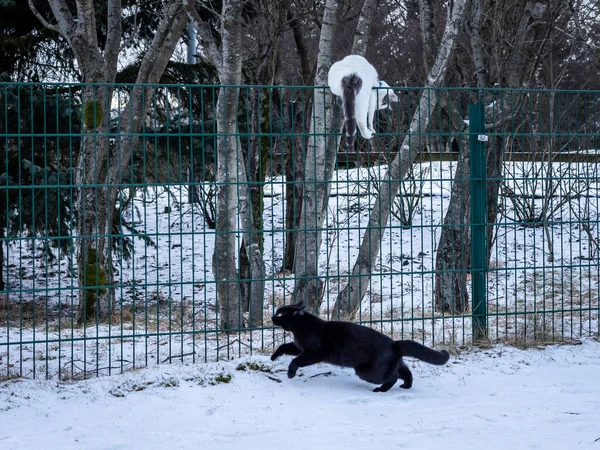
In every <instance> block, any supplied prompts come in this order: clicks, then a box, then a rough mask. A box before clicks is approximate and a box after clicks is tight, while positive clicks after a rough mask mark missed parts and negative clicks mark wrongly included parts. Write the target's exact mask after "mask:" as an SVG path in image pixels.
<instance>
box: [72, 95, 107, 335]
mask: <svg viewBox="0 0 600 450" xmlns="http://www.w3.org/2000/svg"><path fill="white" fill-rule="evenodd" d="M111 96H112V90H111V89H109V88H105V87H93V86H87V87H85V88H84V97H83V104H84V127H85V128H84V131H85V135H84V138H83V141H82V148H81V151H80V152H79V156H78V162H77V173H76V176H75V183H76V185H77V187H78V192H77V212H78V217H77V234H78V239H77V244H76V249H77V267H78V281H79V292H80V294H79V306H78V311H77V322H78V323H79V324H83V323H84V322H88V321H90V320H92V319H95V321H96V322H105V321H107V320H108V318H109V316H110V314H111V313H112V311H113V309H114V291H113V289H112V286H113V284H114V280H113V271H112V263H111V258H110V248H111V246H110V242H109V238H108V236H109V235H110V233H111V231H112V230H111V227H110V225H109V224H110V223H112V222H111V221H112V207H110V206H109V201H108V197H107V195H108V188H107V185H106V184H107V166H106V156H107V154H108V144H109V142H108V137H107V136H103V135H104V134H105V133H106V129H107V124H108V121H109V120H110V119H109V117H108V116H109V114H108V113H107V111H108V106H107V105H110V98H111Z"/></svg>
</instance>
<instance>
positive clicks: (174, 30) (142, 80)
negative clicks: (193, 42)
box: [136, 0, 185, 84]
mask: <svg viewBox="0 0 600 450" xmlns="http://www.w3.org/2000/svg"><path fill="white" fill-rule="evenodd" d="M181 6H182V5H181V3H179V0H171V2H170V3H169V4H168V5H167V7H166V8H165V15H164V17H163V19H162V20H161V22H160V25H159V26H158V29H157V30H156V34H155V35H154V39H152V43H151V44H150V47H149V48H148V51H147V52H146V54H145V55H144V59H142V63H141V64H140V70H139V72H138V76H137V79H136V83H139V84H147V83H157V82H158V79H157V76H156V74H157V73H160V74H162V72H163V71H164V67H162V66H164V65H166V63H165V62H164V58H165V56H166V61H167V62H168V60H169V59H170V58H171V55H172V54H173V51H174V48H175V44H176V43H177V41H178V40H179V38H180V36H181V34H182V33H183V28H184V27H185V20H184V19H185V17H184V13H183V9H182V7H181ZM182 22H183V26H181V24H182ZM158 61H161V64H157V62H158ZM161 67H162V70H161ZM159 77H160V75H159Z"/></svg>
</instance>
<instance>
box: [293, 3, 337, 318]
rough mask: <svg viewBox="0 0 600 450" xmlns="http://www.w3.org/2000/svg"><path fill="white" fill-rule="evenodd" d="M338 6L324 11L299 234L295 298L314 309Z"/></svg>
mask: <svg viewBox="0 0 600 450" xmlns="http://www.w3.org/2000/svg"><path fill="white" fill-rule="evenodd" d="M338 10H339V4H338V2H337V1H335V0H327V2H326V3H325V11H324V13H323V24H322V26H321V36H320V39H319V55H318V57H317V74H316V77H315V84H316V85H317V86H319V88H317V89H315V91H314V101H313V112H312V119H313V120H312V123H311V127H310V135H311V138H310V140H309V142H308V147H307V150H306V160H305V165H304V188H303V193H302V215H301V220H300V228H299V230H298V232H297V234H296V255H295V260H294V261H295V262H294V269H295V273H296V285H295V287H294V298H295V301H304V304H305V306H306V308H307V309H308V310H309V311H311V312H317V310H318V307H319V299H320V298H321V293H322V289H323V282H322V280H320V279H319V249H320V243H321V242H320V241H321V234H320V232H319V229H320V227H321V226H322V224H323V212H322V207H321V205H320V204H319V200H320V199H322V198H323V197H324V196H325V193H326V192H327V183H326V180H327V178H326V177H325V167H326V156H325V144H326V139H325V133H326V130H327V128H326V124H328V123H330V122H329V121H328V120H327V119H328V118H329V117H328V116H329V114H328V113H329V110H330V106H329V105H330V101H329V99H330V97H331V94H330V93H329V92H328V90H327V89H326V88H325V86H327V72H328V70H329V67H331V64H332V63H333V34H334V31H335V28H336V26H337V22H338Z"/></svg>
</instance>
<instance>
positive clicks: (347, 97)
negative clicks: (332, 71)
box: [342, 73, 362, 152]
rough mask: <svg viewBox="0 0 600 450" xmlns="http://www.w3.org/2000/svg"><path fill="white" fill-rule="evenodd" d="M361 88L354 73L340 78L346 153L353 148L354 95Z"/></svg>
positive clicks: (360, 81)
mask: <svg viewBox="0 0 600 450" xmlns="http://www.w3.org/2000/svg"><path fill="white" fill-rule="evenodd" d="M361 87H362V79H361V78H360V77H359V76H358V75H357V74H355V73H353V74H352V75H347V76H345V77H344V78H342V94H343V97H342V99H343V101H344V119H345V121H346V151H348V152H350V151H351V150H352V148H353V147H354V135H355V134H356V94H358V91H360V88H361Z"/></svg>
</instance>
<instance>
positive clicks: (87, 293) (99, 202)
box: [29, 0, 186, 322]
mask: <svg viewBox="0 0 600 450" xmlns="http://www.w3.org/2000/svg"><path fill="white" fill-rule="evenodd" d="M49 3H50V7H51V9H52V13H53V17H52V18H47V17H44V16H42V15H41V14H40V13H39V12H38V11H37V9H36V8H35V5H34V0H29V6H30V8H31V10H32V11H33V13H34V14H35V15H36V16H37V17H38V19H39V20H40V21H41V22H42V23H43V24H44V26H46V28H48V29H50V30H52V31H55V32H57V33H59V34H61V35H62V36H63V37H64V38H65V39H66V41H67V42H68V44H69V45H70V46H71V48H72V50H73V52H74V54H75V57H76V59H77V64H78V67H79V70H80V71H81V76H82V80H83V82H85V83H114V81H115V77H116V73H117V62H118V59H119V55H120V54H121V46H122V39H123V27H122V16H123V14H124V10H123V6H122V4H121V0H108V1H107V2H106V9H105V10H103V11H100V10H98V11H97V10H96V3H94V2H93V1H92V0H78V1H77V2H75V5H74V7H72V6H70V5H71V3H67V2H66V0H49ZM97 14H106V16H107V32H106V36H107V38H106V42H105V43H104V46H101V45H100V43H99V40H98V30H97V18H96V15H97ZM185 23H186V18H185V14H184V13H183V8H182V6H181V0H170V1H168V2H166V4H165V5H164V12H163V17H162V18H161V20H160V21H159V23H158V26H157V29H156V34H155V35H154V39H153V40H152V42H151V43H150V45H149V47H148V50H147V52H146V53H145V55H144V57H143V59H142V62H141V65H140V69H139V72H138V74H137V77H136V87H134V88H133V90H132V91H131V93H130V99H129V102H128V104H127V107H126V108H125V113H124V114H122V116H121V120H120V122H119V127H120V129H121V130H122V131H123V134H122V135H120V136H121V137H120V140H118V141H117V142H116V144H115V146H114V147H113V146H111V145H110V143H109V139H108V134H107V130H108V124H109V121H110V114H109V111H110V109H111V102H112V92H113V87H112V86H111V85H110V84H95V85H92V84H87V85H86V86H85V87H84V89H83V105H84V126H85V127H84V133H85V135H84V138H83V144H82V150H81V151H80V152H79V156H78V161H77V172H76V177H75V181H76V184H77V186H78V192H77V207H76V210H77V211H78V213H79V218H78V220H77V224H78V225H77V234H78V236H79V238H78V239H77V264H78V268H79V280H78V281H79V287H80V299H79V309H78V321H79V322H83V321H84V320H87V319H89V318H92V317H97V318H98V319H99V320H101V321H105V320H107V318H108V317H109V315H110V314H111V312H112V309H113V307H114V290H113V289H112V288H111V286H112V285H113V284H114V282H113V272H112V263H111V254H110V249H111V243H110V238H108V237H107V236H110V234H111V225H112V222H113V217H112V212H113V210H114V205H115V204H116V200H117V195H118V189H117V188H116V187H115V185H116V184H117V183H119V181H120V180H121V179H122V176H123V173H124V172H126V171H127V169H128V167H129V164H130V161H131V152H132V151H133V149H134V148H135V147H136V145H137V138H136V137H135V134H134V133H136V132H137V131H138V130H139V129H140V128H141V126H142V121H143V118H144V116H145V110H146V108H147V105H148V103H149V101H150V99H151V97H152V96H151V95H148V93H149V91H148V90H147V89H144V88H143V87H142V86H143V85H145V84H150V83H157V82H158V81H159V79H160V77H161V75H162V74H163V72H164V70H165V68H166V66H167V63H168V61H169V59H170V58H171V55H172V54H173V51H174V49H175V46H176V44H177V42H178V41H179V38H180V37H181V35H182V33H183V30H184V28H185ZM109 154H110V158H109Z"/></svg>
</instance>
